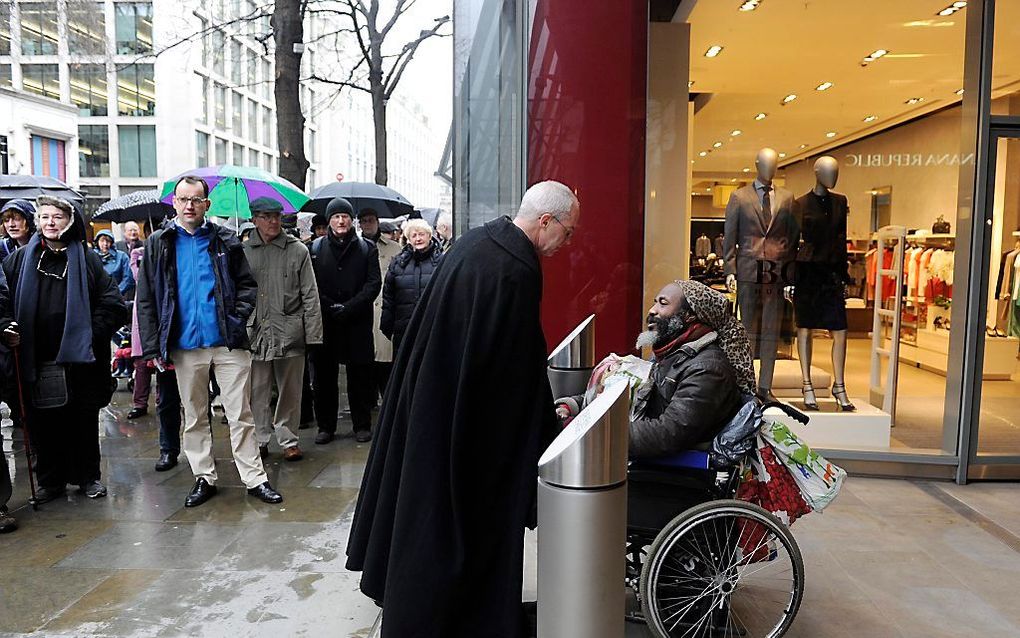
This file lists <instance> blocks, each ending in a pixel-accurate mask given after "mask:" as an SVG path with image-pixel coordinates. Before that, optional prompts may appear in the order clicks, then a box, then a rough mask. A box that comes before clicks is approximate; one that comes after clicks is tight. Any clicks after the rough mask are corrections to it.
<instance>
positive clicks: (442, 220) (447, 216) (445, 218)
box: [436, 210, 453, 228]
mask: <svg viewBox="0 0 1020 638" xmlns="http://www.w3.org/2000/svg"><path fill="white" fill-rule="evenodd" d="M444 224H445V225H446V226H448V227H450V228H453V213H450V212H447V211H445V210H444V211H443V212H441V213H439V216H438V217H436V228H439V227H440V226H442V225H444Z"/></svg>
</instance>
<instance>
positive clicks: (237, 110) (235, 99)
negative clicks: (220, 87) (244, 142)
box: [230, 91, 244, 136]
mask: <svg viewBox="0 0 1020 638" xmlns="http://www.w3.org/2000/svg"><path fill="white" fill-rule="evenodd" d="M230 108H231V130H233V131H234V133H235V134H236V135H238V136H241V135H244V126H242V123H241V122H242V120H243V119H244V118H243V115H244V113H243V111H244V96H242V95H241V94H240V93H238V92H237V91H231V93H230Z"/></svg>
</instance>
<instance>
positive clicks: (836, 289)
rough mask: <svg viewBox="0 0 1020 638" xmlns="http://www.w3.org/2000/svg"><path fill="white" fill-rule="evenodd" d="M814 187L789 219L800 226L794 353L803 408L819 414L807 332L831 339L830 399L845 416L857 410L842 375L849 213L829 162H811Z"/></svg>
mask: <svg viewBox="0 0 1020 638" xmlns="http://www.w3.org/2000/svg"><path fill="white" fill-rule="evenodd" d="M815 179H816V183H815V187H814V188H813V189H811V190H810V191H809V192H807V193H805V194H804V195H802V196H801V197H798V198H797V200H796V201H795V202H794V214H795V216H796V218H797V222H798V224H799V226H800V238H801V242H800V246H799V248H798V249H797V258H796V271H795V273H796V274H795V277H794V284H795V285H794V286H793V287H791V288H790V289H788V292H789V293H791V294H792V296H793V302H794V308H795V310H796V319H797V351H798V354H799V355H800V369H801V376H802V378H803V382H804V386H803V388H802V390H801V391H802V392H803V394H804V407H806V408H807V409H809V410H817V409H818V401H817V400H816V398H815V389H814V387H813V386H812V385H811V356H812V352H811V350H812V343H811V331H812V329H816V328H824V329H827V330H828V331H829V334H831V335H832V376H833V382H834V383H833V385H832V396H833V397H834V398H835V399H836V402H837V403H838V404H839V407H840V408H841V409H842V410H843V411H846V412H849V411H853V410H855V409H856V408H855V407H854V405H853V404H852V403H850V399H849V398H848V396H847V392H846V385H845V384H844V373H845V371H846V339H847V323H846V295H847V284H848V283H849V282H850V276H849V274H848V272H847V268H848V264H847V252H846V220H847V215H848V214H849V213H850V207H849V205H848V204H847V199H846V195H841V194H840V193H836V192H833V191H832V190H831V189H832V188H833V187H835V186H836V181H837V180H838V179H839V163H838V162H837V161H836V159H835V158H834V157H829V156H825V157H820V158H818V160H817V161H816V162H815Z"/></svg>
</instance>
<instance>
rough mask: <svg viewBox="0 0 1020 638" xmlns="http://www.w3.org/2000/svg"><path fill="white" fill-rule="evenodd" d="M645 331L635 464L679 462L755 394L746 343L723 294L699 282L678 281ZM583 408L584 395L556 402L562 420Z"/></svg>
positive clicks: (634, 420)
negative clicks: (676, 458)
mask: <svg viewBox="0 0 1020 638" xmlns="http://www.w3.org/2000/svg"><path fill="white" fill-rule="evenodd" d="M646 323H647V330H646V331H645V332H642V333H641V334H640V335H639V336H638V339H637V347H638V348H644V347H646V346H650V347H651V349H652V353H653V357H652V366H651V370H650V372H649V375H648V380H647V381H645V382H644V383H642V384H641V386H640V387H639V389H638V390H637V393H636V395H635V397H634V404H633V406H632V409H631V423H630V456H631V458H634V459H648V458H656V457H664V456H670V455H675V454H677V453H680V452H682V451H684V450H690V449H694V448H698V447H702V446H704V445H705V444H708V443H710V442H711V441H712V439H713V438H714V437H715V436H716V434H718V433H719V431H720V430H721V429H722V428H723V427H724V426H725V425H726V424H728V423H729V422H730V421H731V420H732V419H733V417H734V416H735V415H736V414H737V412H738V411H739V410H740V408H741V407H742V406H743V405H744V404H745V403H746V402H747V401H748V395H750V394H751V393H752V392H753V388H754V368H753V367H752V364H751V347H750V344H749V342H748V340H747V335H746V333H745V332H744V329H743V326H741V324H740V322H738V321H737V320H736V318H735V317H733V316H732V315H731V314H730V312H729V308H728V301H727V299H726V297H725V296H724V295H722V294H721V293H719V292H716V291H714V290H712V289H711V288H709V287H707V286H705V285H704V284H701V283H699V282H696V281H679V280H678V281H674V282H673V283H670V284H667V285H666V286H665V287H664V288H663V289H662V290H661V291H659V294H658V295H656V297H655V301H654V303H653V304H652V307H651V308H650V309H649V310H648V318H647V322H646ZM612 372H613V370H612V368H607V369H605V370H604V373H605V374H611V373H612ZM593 383H600V380H598V379H593ZM583 403H584V396H583V395H580V396H576V397H562V398H560V399H557V400H556V409H557V414H558V415H559V416H560V418H561V419H567V418H570V417H574V416H576V415H577V414H578V413H579V412H580V411H581V409H582V408H583V407H584V405H583Z"/></svg>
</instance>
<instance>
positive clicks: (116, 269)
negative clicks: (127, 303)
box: [93, 246, 135, 299]
mask: <svg viewBox="0 0 1020 638" xmlns="http://www.w3.org/2000/svg"><path fill="white" fill-rule="evenodd" d="M93 250H94V252H95V253H96V256H97V257H99V261H101V262H103V270H105V271H106V274H108V275H110V279H113V282H114V283H115V284H117V290H119V291H120V294H121V296H123V297H124V298H125V299H127V298H129V297H130V296H131V294H132V293H133V292H134V291H135V278H134V276H133V275H132V274H131V260H130V258H129V257H128V256H127V254H125V253H122V252H120V251H119V250H117V249H116V248H113V247H112V246H111V247H110V251H109V252H108V253H106V254H105V255H104V254H103V253H102V252H100V250H99V249H98V248H94V249H93Z"/></svg>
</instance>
